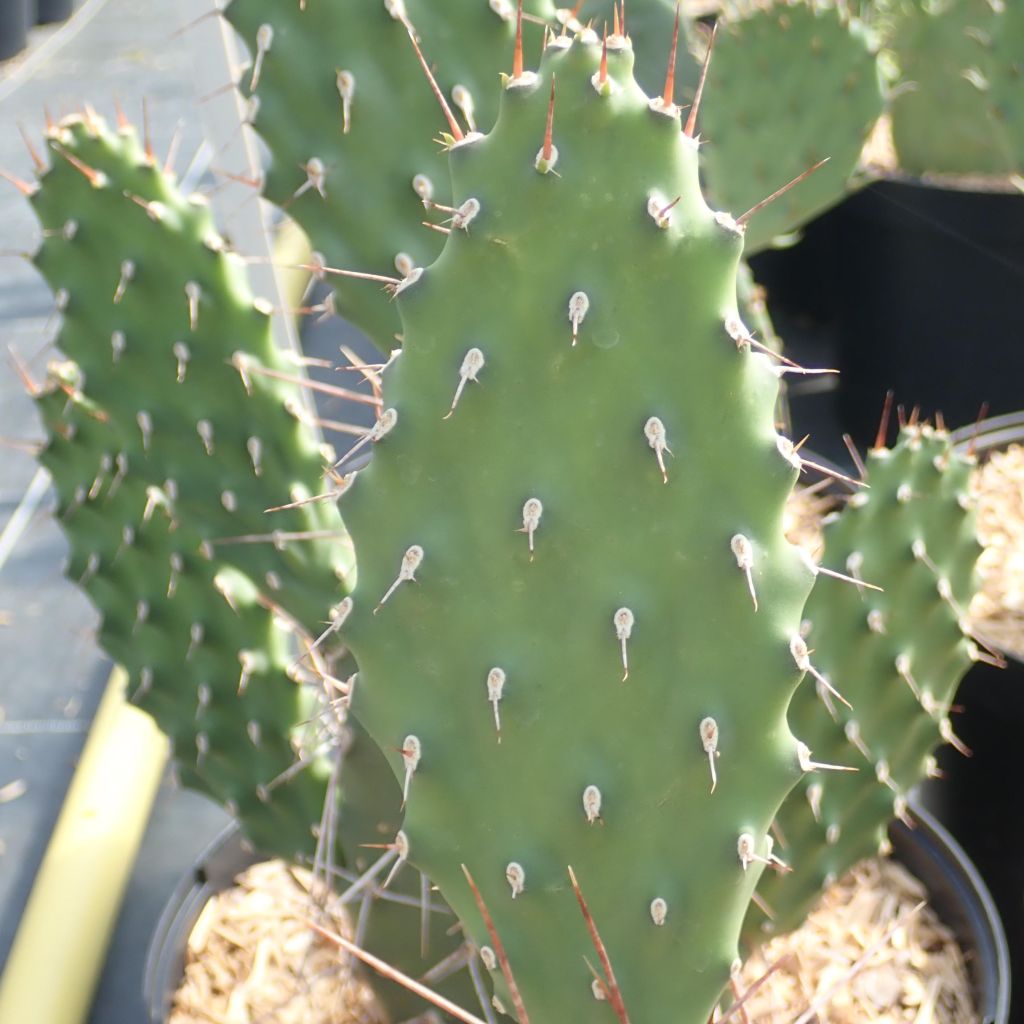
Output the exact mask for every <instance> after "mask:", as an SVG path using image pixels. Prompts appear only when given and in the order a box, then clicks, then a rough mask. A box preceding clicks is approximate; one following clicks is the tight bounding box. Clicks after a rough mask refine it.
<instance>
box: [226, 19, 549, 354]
mask: <svg viewBox="0 0 1024 1024" xmlns="http://www.w3.org/2000/svg"><path fill="white" fill-rule="evenodd" d="M526 13H527V14H533V15H535V16H539V17H543V18H546V19H549V20H550V21H551V23H552V24H553V23H554V18H553V14H554V7H553V5H552V4H551V3H550V0H529V2H528V3H527V4H526ZM514 14H515V4H514V3H511V2H504V3H502V2H495V3H492V4H488V3H487V2H486V0H446V2H445V4H443V5H439V4H436V3H430V2H428V0H332V2H325V0H317V2H315V3H308V4H305V5H300V4H297V3H291V2H289V3H280V2H279V0H232V3H231V4H230V6H229V7H228V9H227V11H226V15H227V17H228V19H229V20H230V21H231V23H232V24H233V25H234V26H235V28H236V29H237V30H238V32H239V33H240V35H241V36H242V38H243V39H244V40H245V42H246V44H247V45H248V46H249V48H250V50H251V52H252V53H253V66H252V68H250V70H249V71H248V72H247V73H246V74H245V75H244V76H243V81H242V82H241V83H240V85H241V87H242V89H243V91H244V92H245V93H246V94H247V95H251V96H252V97H253V100H255V101H258V102H257V103H256V105H255V107H254V110H253V114H252V122H253V126H254V128H255V129H256V131H257V132H259V134H260V135H261V136H262V138H263V140H264V141H265V142H266V143H267V145H268V147H269V149H270V153H271V157H272V162H271V166H270V168H269V171H268V173H267V179H266V187H265V195H266V196H267V198H268V199H270V200H271V201H272V202H274V203H276V204H277V205H278V206H280V207H282V209H284V210H285V211H286V212H287V213H288V214H289V215H290V216H292V217H294V218H295V220H296V221H297V222H298V223H299V224H300V225H301V226H302V228H303V229H304V230H305V231H306V233H307V234H308V235H309V238H310V240H311V242H312V245H313V248H314V249H315V250H317V251H318V252H320V253H321V254H322V255H323V256H324V258H325V260H326V262H327V263H328V264H329V265H331V266H333V267H340V268H349V269H352V268H355V269H358V270H361V271H373V272H375V273H378V274H390V275H394V274H395V271H396V258H397V266H398V267H399V268H400V270H399V276H404V274H405V273H406V272H407V270H408V268H409V267H411V266H417V267H420V266H425V265H426V264H427V263H429V262H431V261H432V260H433V259H434V258H435V257H436V255H437V254H438V253H439V252H440V250H441V246H442V244H443V238H442V237H441V235H439V234H437V233H436V232H434V231H431V230H430V229H428V228H425V227H424V226H423V225H422V221H423V220H424V219H426V218H427V216H428V215H427V214H426V213H425V212H424V204H423V200H424V199H425V198H431V197H432V199H433V200H434V201H436V202H438V203H441V204H444V205H447V204H448V203H449V201H450V184H449V179H448V171H447V168H446V166H445V162H444V159H443V155H442V153H441V151H440V149H439V147H438V145H437V144H436V143H435V142H434V141H433V139H434V136H436V135H437V134H438V133H439V132H440V131H442V130H444V131H447V130H448V126H447V124H446V123H445V119H444V118H443V117H442V116H441V112H440V111H439V110H438V107H437V104H436V102H435V100H434V97H433V96H432V94H431V90H430V86H429V84H428V82H427V79H426V77H425V76H424V74H423V71H422V69H421V68H420V65H419V62H418V60H417V58H416V54H415V52H414V50H413V47H412V45H411V44H410V41H409V33H408V31H407V29H406V20H407V21H408V23H409V24H411V25H412V26H414V28H415V31H416V33H417V35H418V38H419V40H420V46H421V47H422V50H423V53H424V56H425V58H426V59H427V61H428V62H429V63H430V64H431V66H432V68H433V69H434V71H435V73H436V75H437V77H438V79H439V84H440V86H441V88H442V90H443V91H444V94H445V96H446V97H448V99H449V102H450V103H451V105H452V109H453V111H454V113H455V115H456V116H457V117H458V119H459V121H460V123H461V124H462V126H463V128H464V129H466V130H468V129H469V128H471V127H478V128H480V129H481V130H486V129H487V128H489V127H490V125H491V124H492V123H493V120H494V115H495V112H496V104H495V103H494V95H495V89H496V85H497V78H498V71H499V70H500V69H501V68H502V67H506V66H507V67H511V62H512V44H513V40H514V37H515V17H514ZM525 37H526V46H527V49H528V51H529V52H533V53H535V52H536V51H537V49H538V48H539V46H540V39H541V29H540V28H539V26H537V25H535V24H533V23H529V24H527V25H526V26H525ZM458 87H461V90H459V88H458ZM465 97H468V98H469V103H470V104H471V107H470V106H467V101H466V99H465ZM460 99H461V100H462V103H461V105H460V103H459V100H460ZM467 111H471V115H470V116H467V113H466V112H467ZM314 161H315V162H314ZM318 169H319V170H318ZM400 254H402V255H401V256H400ZM332 284H334V285H335V308H336V309H337V311H338V312H339V313H340V314H341V315H342V316H344V317H346V318H347V319H349V320H351V321H352V322H353V323H355V324H357V325H358V326H359V327H361V328H363V329H364V330H365V331H367V333H368V334H369V335H370V336H371V338H373V339H374V340H375V341H376V342H377V344H378V346H379V347H380V348H382V349H383V350H384V351H388V350H390V349H391V348H393V347H394V338H395V335H396V334H397V333H398V331H399V329H400V325H399V320H398V314H397V312H396V311H395V309H394V306H393V305H392V304H391V303H389V301H388V299H387V298H386V296H384V295H383V294H382V292H381V290H380V289H379V288H376V287H374V286H373V285H371V284H367V283H365V282H353V281H346V280H342V279H339V278H332Z"/></svg>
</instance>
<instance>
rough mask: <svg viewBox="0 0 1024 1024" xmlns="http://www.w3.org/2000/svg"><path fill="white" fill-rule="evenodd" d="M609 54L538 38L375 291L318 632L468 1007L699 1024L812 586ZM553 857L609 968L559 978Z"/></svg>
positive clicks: (759, 834) (707, 266) (646, 118)
mask: <svg viewBox="0 0 1024 1024" xmlns="http://www.w3.org/2000/svg"><path fill="white" fill-rule="evenodd" d="M612 42H613V45H610V46H609V51H608V54H607V70H606V71H605V70H603V68H602V48H601V45H600V42H599V41H598V40H597V38H596V36H595V35H594V34H593V33H584V34H582V35H581V36H580V37H579V39H577V41H575V42H574V43H572V44H571V45H570V44H569V43H568V42H567V41H561V40H559V41H556V42H554V43H552V44H551V45H549V47H548V48H547V50H546V52H545V55H544V58H543V61H542V64H541V70H540V73H539V75H534V74H532V73H530V72H524V73H521V74H518V75H514V76H512V77H511V78H509V79H507V80H506V82H505V89H504V95H503V97H502V107H501V112H500V116H499V119H498V122H497V126H496V128H495V129H494V131H493V132H492V133H491V134H490V135H488V136H487V137H486V138H482V139H475V140H467V141H466V142H463V143H461V144H459V145H456V146H454V147H453V149H452V152H451V166H452V175H453V182H454V197H455V199H454V203H455V205H456V207H457V208H458V209H459V211H460V213H461V214H462V223H461V225H460V227H459V228H457V229H456V230H454V231H453V232H452V234H451V236H450V237H449V239H448V242H447V245H446V247H445V250H444V252H443V254H442V256H441V257H440V259H439V260H438V261H437V262H436V263H435V264H434V265H433V266H431V267H430V268H428V269H427V270H425V271H423V272H422V273H417V274H414V275H412V276H411V277H409V278H407V279H406V280H405V281H404V282H403V283H402V285H401V286H399V288H398V291H399V293H400V294H399V297H398V306H399V308H400V311H401V313H402V317H403V325H404V334H405V344H404V346H403V351H402V354H401V355H400V356H399V357H398V358H397V359H396V360H395V362H394V363H393V365H392V366H391V367H390V368H389V369H388V370H387V371H386V372H385V377H384V406H385V410H384V412H383V414H382V416H381V419H380V422H379V425H378V429H377V431H376V432H375V437H376V440H377V443H376V445H375V455H374V458H373V460H372V462H371V464H370V466H369V467H368V468H367V469H366V470H365V471H363V472H361V473H360V474H359V477H358V478H357V481H356V483H355V485H354V487H353V489H352V491H351V492H350V494H349V496H348V497H347V498H346V505H345V509H346V522H347V523H348V525H349V528H350V530H351V531H352V535H353V538H354V541H355V546H356V551H357V557H358V559H359V584H358V588H357V591H356V593H355V595H354V599H355V603H354V608H353V612H352V614H351V615H350V616H349V618H348V619H347V621H346V624H345V627H344V629H343V635H344V637H345V640H346V642H347V643H348V644H349V645H350V647H351V649H352V651H353V653H354V654H355V656H356V660H357V662H358V665H359V675H358V680H357V683H356V686H355V697H354V705H353V707H354V711H355V713H356V714H357V715H358V716H359V717H360V718H361V720H362V721H363V723H364V724H365V725H366V727H367V728H368V730H369V732H370V733H371V734H372V735H373V736H374V738H375V739H376V740H377V742H378V744H379V745H380V746H381V748H382V749H383V750H385V751H386V752H389V756H390V758H391V761H392V765H393V768H394V771H395V773H396V776H397V777H398V778H399V780H400V781H401V783H402V786H403V790H404V791H405V794H406V797H407V804H406V816H405V821H404V824H403V827H402V831H401V832H400V833H399V834H398V835H397V836H396V838H395V840H394V845H395V849H396V850H397V851H398V852H399V854H400V855H401V856H402V857H407V858H408V859H409V861H410V862H412V863H413V864H415V865H416V866H417V867H419V868H421V869H422V870H424V871H425V872H426V873H427V874H428V875H429V876H430V877H431V878H432V879H433V880H434V881H435V882H436V883H437V884H438V885H439V887H440V889H441V891H442V893H443V894H444V896H445V897H446V899H447V900H448V901H449V902H450V903H451V905H452V906H453V908H454V909H455V911H456V913H457V914H458V916H459V917H460V918H461V919H462V921H463V922H464V925H465V926H466V928H467V930H468V932H469V934H470V936H471V937H472V939H473V940H474V942H475V943H476V944H477V945H478V946H479V947H481V951H482V959H483V962H484V963H485V964H486V965H487V966H488V968H489V969H490V971H491V976H492V979H493V982H494V985H495V989H496V992H497V1005H500V1006H501V1007H502V1008H503V1009H504V1011H505V1012H506V1013H508V1014H514V1015H515V1016H517V1017H518V1018H519V1020H520V1021H522V1022H525V1021H526V1020H527V1016H529V1018H530V1019H532V1020H535V1021H569V1020H573V1021H580V1020H587V1021H596V1020H612V1019H614V1017H615V1013H613V1006H619V1004H620V1001H624V1003H625V1006H626V1007H628V1010H629V1015H630V1017H629V1019H630V1020H632V1021H633V1022H634V1024H647V1022H653V1021H663V1020H665V1019H666V1017H671V1019H673V1020H675V1021H679V1022H683V1024H685V1022H689V1021H693V1022H699V1024H704V1022H705V1021H706V1020H707V1018H708V1015H709V1013H710V1011H711V1008H712V1006H713V1005H714V1003H715V1002H716V1000H717V999H718V998H719V995H720V992H721V990H722V988H723V985H724V984H725V983H726V981H727V980H728V976H729V970H730V965H731V964H732V962H733V960H734V958H735V956H736V941H737V936H738V934H739V927H740V924H741V921H742V918H743V915H744V913H745V910H746V906H747V903H748V901H749V897H750V894H751V892H752V889H753V886H754V883H755V881H756V879H757V877H758V876H759V875H760V873H761V870H762V868H763V867H764V865H765V863H766V862H768V861H770V859H771V857H772V852H771V840H770V839H769V838H768V834H767V829H768V826H769V824H770V822H771V820H772V818H773V816H774V812H775V810H776V808H777V806H778V805H779V803H780V802H781V800H782V798H783V796H784V794H785V793H786V792H787V790H788V789H789V788H790V787H791V786H792V785H793V783H794V781H795V780H796V779H797V778H798V776H799V774H800V766H799V763H798V757H797V744H796V742H795V740H794V739H793V737H792V735H791V734H790V733H789V731H788V728H787V726H786V722H785V710H786V707H787V704H788V702H789V698H790V696H791V694H792V692H793V691H794V689H795V686H796V684H797V681H798V679H799V675H800V669H799V668H798V665H797V664H796V663H795V661H794V657H793V654H792V652H791V649H790V646H791V639H792V637H794V636H795V635H796V634H797V632H798V629H799V623H800V620H801V613H802V608H803V604H804V600H805V598H806V595H807V593H808V591H809V588H810V585H811V581H812V573H811V570H810V569H809V567H808V566H807V565H806V563H805V562H803V561H802V560H801V559H800V557H798V555H797V553H796V552H795V550H794V549H793V548H792V547H791V546H790V545H789V544H788V543H787V542H786V541H785V539H784V536H783V533H782V527H781V519H782V513H783V507H784V503H785V500H786V497H787V495H788V494H789V493H790V491H791V489H792V487H793V484H794V480H795V477H796V474H797V470H796V468H795V467H794V464H793V462H792V461H791V460H788V459H787V458H785V457H784V452H785V450H786V446H785V444H784V443H781V442H780V439H779V438H778V437H777V435H776V433H775V429H774V426H773V409H774V403H775V398H776V395H777V392H778V373H777V371H776V368H775V367H774V366H773V364H772V363H771V362H770V361H769V359H768V358H767V357H766V356H763V355H759V354H757V353H755V352H752V351H751V348H750V345H749V343H748V340H747V339H748V335H747V332H746V330H745V328H744V327H743V326H742V324H741V323H740V321H739V320H738V318H737V316H736V269H737V264H738V261H739V257H740V252H741V249H742V245H743V228H742V225H739V224H737V223H736V222H735V221H734V220H733V219H732V218H730V217H729V216H727V215H724V214H716V213H714V212H713V211H712V210H710V209H709V208H708V207H707V205H706V204H705V203H704V201H703V199H702V197H701V193H700V188H699V185H698V160H697V144H696V142H695V140H694V139H692V138H690V137H689V136H687V135H685V134H684V133H682V132H681V127H682V124H681V120H680V113H679V110H678V108H676V107H675V106H674V105H672V104H671V103H669V104H666V103H664V101H663V100H660V99H659V100H653V101H652V100H649V99H648V97H647V96H646V95H644V94H643V93H642V92H641V90H640V89H639V87H638V86H637V85H636V83H635V81H634V79H633V76H632V52H631V50H630V48H629V46H628V44H627V43H626V41H625V40H623V39H615V40H613V41H612ZM553 96H554V101H553V106H552V97H553ZM552 125H553V127H552V128H551V129H550V133H549V134H546V132H547V130H548V129H547V126H552ZM384 508H387V509H388V515H387V516H386V517H385V516H382V514H381V510H382V509H384ZM719 755H720V756H719ZM463 866H465V870H466V872H467V873H468V875H469V876H470V877H471V878H472V879H473V881H474V882H475V884H476V885H477V886H478V887H479V890H480V892H481V895H482V900H483V903H484V904H485V905H486V907H487V908H488V910H489V914H490V916H491V918H492V919H493V924H494V927H495V934H496V935H497V936H498V938H499V939H500V942H501V948H502V950H504V951H505V953H507V961H508V964H509V965H510V972H509V974H510V976H511V977H513V979H514V982H515V991H516V992H518V993H519V995H518V996H517V995H515V994H514V992H513V988H512V986H511V985H510V984H509V982H508V980H507V976H506V975H505V973H504V971H503V970H502V966H501V955H499V951H498V948H497V945H496V943H495V940H494V939H493V938H492V937H491V934H490V932H489V930H488V929H487V928H486V927H485V924H484V922H483V919H482V916H481V913H480V911H479V910H478V906H477V903H476V901H475V898H474V896H473V894H472V888H471V886H470V884H469V881H468V879H467V877H466V874H464V870H463ZM570 867H571V869H572V871H573V872H574V874H575V878H576V879H577V880H578V884H579V887H580V892H581V893H582V895H583V897H584V898H585V900H586V901H587V904H588V907H589V912H590V913H591V914H592V916H593V921H594V923H595V925H596V928H597V930H598V932H599V934H600V937H601V939H602V940H603V949H604V950H605V951H606V953H607V956H608V958H609V961H610V965H611V968H612V971H613V972H614V977H613V975H612V971H609V970H608V969H607V967H603V968H602V971H601V978H602V980H601V981H595V978H594V976H593V975H592V974H591V971H590V969H589V967H588V963H593V964H598V963H599V962H600V955H599V954H598V953H597V952H595V945H594V943H593V942H592V939H591V937H590V935H589V934H588V927H587V923H586V921H585V919H584V916H583V915H582V914H581V911H580V907H579V905H578V902H577V897H576V895H575V893H574V889H573V886H572V883H571V881H570V872H569V870H568V868H570ZM595 993H596V994H595ZM601 996H607V997H608V1000H609V1001H608V1002H605V1003H602V1002H600V1001H597V1000H598V999H599V997H601ZM520 998H521V1000H522V1004H525V1012H524V1009H523V1006H522V1004H519V1005H517V1004H518V1003H519V999H520ZM616 1012H618V1011H616ZM619 1019H624V1018H622V1016H621V1013H620V1014H619Z"/></svg>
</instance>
